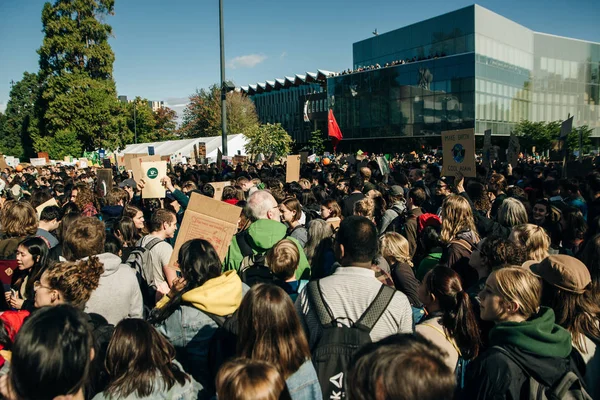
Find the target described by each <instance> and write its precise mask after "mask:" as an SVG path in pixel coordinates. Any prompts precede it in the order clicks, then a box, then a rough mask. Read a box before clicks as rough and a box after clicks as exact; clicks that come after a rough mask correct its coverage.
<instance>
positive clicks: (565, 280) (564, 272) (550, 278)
mask: <svg viewBox="0 0 600 400" xmlns="http://www.w3.org/2000/svg"><path fill="white" fill-rule="evenodd" d="M523 267H525V268H528V269H529V270H531V272H533V273H534V274H535V275H537V276H539V277H540V278H542V279H543V280H544V281H546V282H547V283H549V284H551V285H552V286H555V287H557V288H559V289H562V290H566V291H568V292H571V293H578V294H582V293H583V292H585V288H586V286H587V285H589V284H590V283H591V282H592V277H591V275H590V271H589V270H588V269H587V267H586V266H585V264H584V263H582V262H581V261H579V260H578V259H576V258H575V257H571V256H567V255H564V254H557V255H551V256H548V257H546V258H544V259H543V260H542V261H541V262H535V261H527V262H526V263H524V264H523Z"/></svg>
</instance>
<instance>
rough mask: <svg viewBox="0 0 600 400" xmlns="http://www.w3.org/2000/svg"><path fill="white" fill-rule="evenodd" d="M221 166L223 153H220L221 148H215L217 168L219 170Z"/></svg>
mask: <svg viewBox="0 0 600 400" xmlns="http://www.w3.org/2000/svg"><path fill="white" fill-rule="evenodd" d="M222 167H223V153H221V149H217V168H218V169H219V171H220V170H221V168H222Z"/></svg>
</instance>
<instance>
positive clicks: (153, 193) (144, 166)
mask: <svg viewBox="0 0 600 400" xmlns="http://www.w3.org/2000/svg"><path fill="white" fill-rule="evenodd" d="M150 157H154V156H150ZM140 168H141V171H142V176H143V179H144V189H143V190H142V199H159V198H162V197H165V193H166V189H165V187H164V186H163V184H162V183H161V182H160V180H161V179H162V178H164V177H165V176H167V163H166V161H144V162H142V163H141V165H140Z"/></svg>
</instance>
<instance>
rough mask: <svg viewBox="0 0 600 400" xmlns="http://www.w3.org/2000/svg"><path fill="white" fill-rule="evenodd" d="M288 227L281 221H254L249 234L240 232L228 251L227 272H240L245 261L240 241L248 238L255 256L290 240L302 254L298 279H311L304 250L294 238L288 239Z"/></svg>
mask: <svg viewBox="0 0 600 400" xmlns="http://www.w3.org/2000/svg"><path fill="white" fill-rule="evenodd" d="M286 233H287V227H286V226H285V225H284V224H282V223H281V222H279V221H273V220H270V219H259V220H257V221H254V222H253V223H252V224H251V225H250V227H249V228H248V232H247V233H246V232H240V233H238V234H237V235H235V236H234V237H233V240H232V241H231V244H230V245H229V249H228V250H227V257H225V268H224V269H225V271H229V270H235V271H237V270H239V268H240V264H241V263H242V260H243V259H244V255H243V254H242V251H241V250H240V245H239V243H238V241H239V240H245V239H244V238H247V241H248V245H249V246H250V247H251V248H252V252H253V254H259V253H260V254H264V253H266V252H267V251H268V250H269V249H270V248H271V247H273V246H275V244H276V243H277V242H279V241H280V240H281V239H283V238H286V239H290V240H291V241H293V242H294V243H296V246H297V247H298V252H299V253H300V263H299V265H298V269H297V270H296V279H298V280H300V279H307V280H308V279H309V278H310V266H309V264H308V260H307V259H306V254H304V249H302V246H301V245H300V243H299V242H298V241H297V240H296V239H294V238H293V237H286Z"/></svg>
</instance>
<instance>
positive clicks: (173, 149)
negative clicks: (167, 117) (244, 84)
mask: <svg viewBox="0 0 600 400" xmlns="http://www.w3.org/2000/svg"><path fill="white" fill-rule="evenodd" d="M247 142H248V139H247V138H246V137H245V136H244V135H243V134H241V133H240V134H237V135H227V155H228V156H235V155H238V154H239V155H242V156H245V155H246V150H245V148H244V145H245V144H246V143H247ZM198 143H204V144H205V146H206V157H207V158H208V159H209V160H210V161H216V160H217V151H218V149H221V150H222V146H221V144H222V143H221V136H210V137H204V138H194V139H182V140H167V141H165V142H154V143H138V144H130V145H128V146H127V147H125V149H124V150H123V152H122V153H123V154H143V153H147V152H148V146H154V154H158V155H160V156H170V155H179V154H181V155H182V156H184V157H189V156H190V154H192V153H193V152H194V145H195V144H198Z"/></svg>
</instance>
